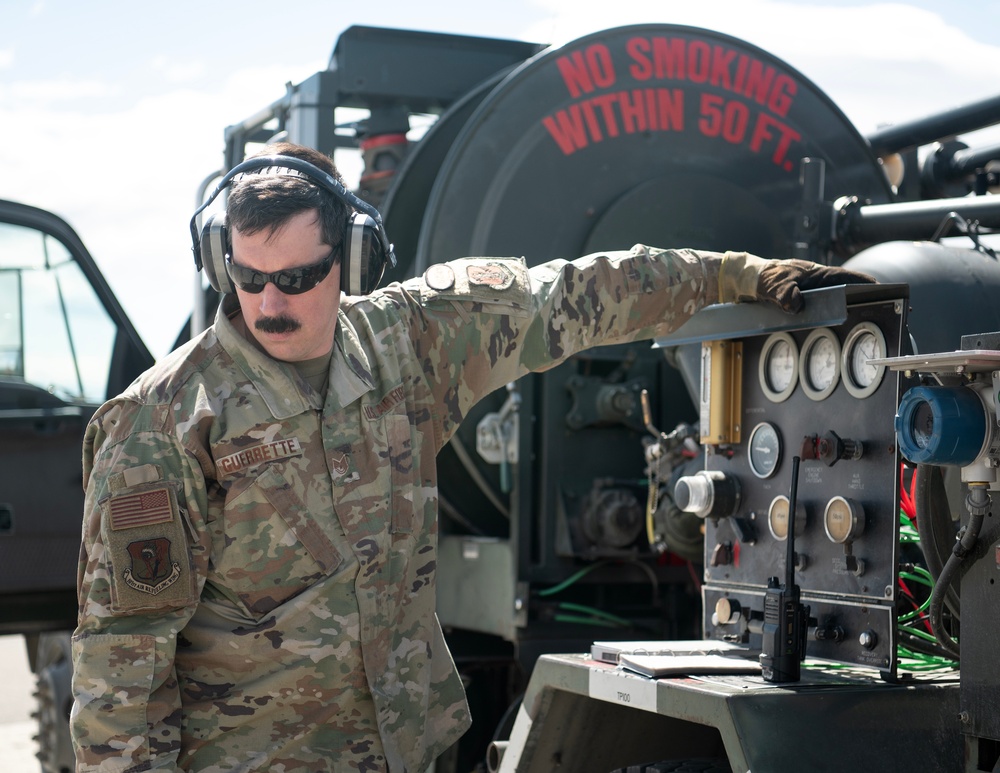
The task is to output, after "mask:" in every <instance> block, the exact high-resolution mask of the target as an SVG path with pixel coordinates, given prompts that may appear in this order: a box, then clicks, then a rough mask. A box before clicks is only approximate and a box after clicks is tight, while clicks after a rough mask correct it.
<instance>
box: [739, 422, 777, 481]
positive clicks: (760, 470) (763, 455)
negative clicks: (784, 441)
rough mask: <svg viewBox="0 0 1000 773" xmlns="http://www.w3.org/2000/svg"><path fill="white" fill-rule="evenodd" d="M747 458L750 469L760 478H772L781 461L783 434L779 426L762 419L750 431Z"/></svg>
mask: <svg viewBox="0 0 1000 773" xmlns="http://www.w3.org/2000/svg"><path fill="white" fill-rule="evenodd" d="M747 459H748V460H749V462H750V471H751V472H752V473H753V474H754V475H756V476H757V477H758V478H770V477H771V476H772V475H774V471H775V470H777V469H778V462H779V461H781V435H779V434H778V430H777V428H776V427H775V426H774V425H773V424H771V423H769V422H766V421H762V422H761V423H760V424H758V425H757V426H756V427H754V428H753V431H752V432H751V433H750V441H749V443H748V451H747Z"/></svg>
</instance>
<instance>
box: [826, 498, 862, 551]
mask: <svg viewBox="0 0 1000 773" xmlns="http://www.w3.org/2000/svg"><path fill="white" fill-rule="evenodd" d="M823 528H824V529H825V530H826V536H827V537H829V538H830V541H831V542H835V543H836V544H838V545H842V544H844V543H845V542H850V541H851V540H854V539H856V538H857V537H858V536H860V534H861V532H863V531H864V530H865V511H864V510H863V509H862V507H861V505H859V504H858V503H857V502H854V501H853V500H850V499H845V498H844V497H834V498H833V499H831V500H830V501H829V502H827V504H826V510H825V511H824V513H823Z"/></svg>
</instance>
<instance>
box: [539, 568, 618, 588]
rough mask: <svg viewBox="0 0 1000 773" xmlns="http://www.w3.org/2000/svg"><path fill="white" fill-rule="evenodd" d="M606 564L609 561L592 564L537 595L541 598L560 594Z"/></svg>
mask: <svg viewBox="0 0 1000 773" xmlns="http://www.w3.org/2000/svg"><path fill="white" fill-rule="evenodd" d="M606 563H607V561H599V562H598V563H596V564H591V565H590V566H585V567H583V569H581V570H580V571H578V572H576V573H574V574H571V575H570V576H569V577H567V578H566V579H565V580H563V581H562V582H561V583H559V584H558V585H553V586H552V587H551V588H546V589H545V590H540V591H537V593H538V595H539V596H551V595H553V594H554V593H558V592H559V591H561V590H566V588H568V587H569V586H570V585H572V584H573V583H574V582H576V581H577V580H579V579H580V578H581V577H583V576H584V575H586V574H587V573H588V572H592V571H594V569H596V568H597V567H599V566H604V564H606Z"/></svg>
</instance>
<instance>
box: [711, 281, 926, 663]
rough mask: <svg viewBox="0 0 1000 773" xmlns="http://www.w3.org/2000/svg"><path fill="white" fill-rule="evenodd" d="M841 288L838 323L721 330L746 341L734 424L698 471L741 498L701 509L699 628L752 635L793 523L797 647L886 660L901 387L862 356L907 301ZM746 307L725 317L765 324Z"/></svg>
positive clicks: (889, 337)
mask: <svg viewBox="0 0 1000 773" xmlns="http://www.w3.org/2000/svg"><path fill="white" fill-rule="evenodd" d="M842 291H843V292H844V298H845V301H844V304H845V311H844V313H843V315H842V317H843V318H842V321H836V322H831V321H830V320H829V319H824V320H823V321H822V323H821V324H815V325H812V326H803V327H802V328H801V329H786V330H777V331H774V332H765V333H762V334H757V335H754V334H750V335H746V334H743V335H740V336H732V335H730V337H734V338H736V340H738V341H740V342H741V344H742V368H743V374H742V394H741V395H740V399H739V407H738V409H737V414H736V415H737V416H738V417H739V422H740V424H741V425H742V432H741V435H740V440H739V442H734V443H731V444H729V445H722V444H715V445H713V444H706V445H705V446H704V447H705V452H706V461H705V469H706V470H707V471H708V473H706V474H709V473H710V475H711V479H712V480H719V481H724V482H725V483H726V484H727V485H731V486H734V487H735V488H736V489H737V490H738V497H737V500H736V501H737V504H736V506H735V507H733V508H732V509H731V512H728V513H724V517H714V516H715V515H716V514H717V513H718V508H716V510H713V511H712V513H713V515H712V517H707V518H706V519H705V540H706V545H705V584H704V586H703V595H704V602H705V620H704V626H705V636H706V638H711V639H725V640H728V641H741V642H744V643H746V644H747V645H748V646H750V647H753V646H755V644H756V643H759V641H760V639H759V636H758V632H759V623H760V620H761V618H762V606H761V604H762V599H763V598H764V595H765V591H766V588H767V584H768V580H769V578H771V577H782V576H783V573H784V566H785V557H786V548H787V542H786V541H787V538H788V534H789V529H790V528H792V529H794V534H795V545H794V548H795V571H796V573H795V582H796V584H797V585H798V586H799V587H800V589H801V592H802V598H803V603H805V604H806V605H808V606H809V607H810V623H809V635H808V637H807V656H809V657H816V658H825V659H830V660H834V661H840V662H845V663H850V664H856V665H863V666H869V667H874V668H878V669H880V670H883V671H894V669H895V650H896V646H895V640H896V633H895V629H896V622H895V619H896V618H895V616H896V612H895V603H896V585H897V577H898V563H899V545H898V534H899V521H898V501H899V500H898V496H899V493H898V476H899V467H898V465H899V461H900V458H899V454H898V452H897V449H896V442H895V433H894V429H893V417H894V415H895V411H896V406H897V403H898V399H899V394H900V387H899V374H898V373H896V372H894V371H889V370H887V369H886V368H885V366H882V365H876V364H873V363H872V362H871V361H872V360H876V359H879V358H885V357H892V356H897V355H898V354H899V352H900V347H901V342H902V341H903V331H904V329H905V312H906V306H907V302H906V297H905V288H902V287H899V286H885V287H882V288H880V289H879V290H873V289H872V288H868V289H867V290H865V291H851V289H850V288H844V289H842ZM755 313H757V312H755V310H754V309H752V308H747V309H746V310H745V311H744V310H739V312H733V315H736V314H739V315H742V316H738V317H735V318H731V320H732V322H733V326H734V328H735V329H738V330H744V331H745V330H751V331H752V330H754V328H755V325H756V327H757V329H760V328H762V327H763V325H760V324H757V323H756V322H755V319H754V316H753V315H754V314H755ZM772 330H773V328H772ZM720 337H725V336H720ZM727 400H728V398H726V397H723V398H722V401H723V402H726V401H727ZM794 457H798V458H799V459H800V465H799V470H800V472H799V476H798V488H797V492H796V495H797V496H796V508H795V513H794V514H790V513H789V501H790V493H791V492H790V485H791V467H792V460H793V458H794ZM706 479H708V478H706ZM720 485H721V484H720ZM717 608H718V609H721V610H723V611H722V612H721V613H720V612H719V611H718V609H717ZM734 609H735V610H739V612H738V613H736V612H733V610H734Z"/></svg>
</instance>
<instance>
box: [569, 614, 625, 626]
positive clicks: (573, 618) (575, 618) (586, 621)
mask: <svg viewBox="0 0 1000 773" xmlns="http://www.w3.org/2000/svg"><path fill="white" fill-rule="evenodd" d="M553 620H555V621H556V622H558V623H580V624H581V625H597V626H600V627H602V628H617V627H618V626H616V625H615V624H614V623H612V622H611V621H610V620H596V619H594V618H593V617H581V616H579V615H555V617H553Z"/></svg>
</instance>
